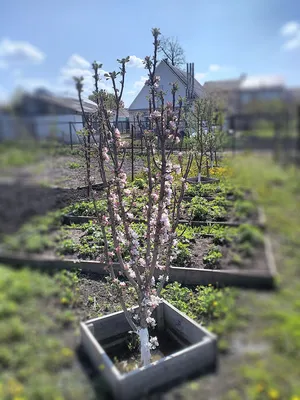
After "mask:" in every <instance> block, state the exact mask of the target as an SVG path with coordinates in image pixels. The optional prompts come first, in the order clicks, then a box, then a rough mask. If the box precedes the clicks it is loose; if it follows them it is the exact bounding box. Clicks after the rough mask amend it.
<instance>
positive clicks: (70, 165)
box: [68, 162, 81, 169]
mask: <svg viewBox="0 0 300 400" xmlns="http://www.w3.org/2000/svg"><path fill="white" fill-rule="evenodd" d="M68 167H69V168H70V169H77V168H80V167H81V165H80V164H78V163H76V162H69V163H68Z"/></svg>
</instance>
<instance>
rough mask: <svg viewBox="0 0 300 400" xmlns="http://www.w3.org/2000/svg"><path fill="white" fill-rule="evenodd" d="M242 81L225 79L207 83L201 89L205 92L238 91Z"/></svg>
mask: <svg viewBox="0 0 300 400" xmlns="http://www.w3.org/2000/svg"><path fill="white" fill-rule="evenodd" d="M241 82H242V79H241V78H239V79H227V80H219V81H207V82H205V83H204V85H203V88H204V90H205V91H207V92H214V91H223V90H238V89H239V87H240V84H241Z"/></svg>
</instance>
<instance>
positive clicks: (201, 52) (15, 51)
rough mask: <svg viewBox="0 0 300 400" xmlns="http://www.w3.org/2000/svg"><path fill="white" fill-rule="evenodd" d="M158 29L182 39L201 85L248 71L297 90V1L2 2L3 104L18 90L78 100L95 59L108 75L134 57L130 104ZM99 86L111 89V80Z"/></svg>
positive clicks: (299, 25) (128, 76) (0, 87)
mask: <svg viewBox="0 0 300 400" xmlns="http://www.w3.org/2000/svg"><path fill="white" fill-rule="evenodd" d="M153 27H157V28H160V31H161V33H162V34H163V35H164V36H167V37H177V39H178V41H179V43H180V44H181V46H182V47H183V49H184V51H185V56H186V61H187V62H194V64H195V75H196V78H197V79H198V80H199V81H200V83H204V82H205V81H209V80H218V79H230V78H236V77H239V76H240V75H241V74H242V73H247V74H248V75H255V76H256V75H279V76H282V77H283V78H284V80H285V83H286V85H288V86H300V2H299V1H297V0H285V1H284V2H283V1H282V0H264V1H262V0H248V1H246V0H209V1H203V0H185V1H179V0H173V1H172V0H151V1H142V0H126V1H125V0H122V1H121V0H115V1H114V2H109V1H103V0H88V1H85V2H83V1H79V0H72V1H71V0H52V1H51V2H49V1H37V0H9V1H7V0H0V102H3V101H8V99H9V98H10V97H11V96H12V95H13V94H14V93H15V92H16V91H18V90H19V89H20V88H23V89H26V90H29V91H32V90H35V89H36V88H40V87H44V88H47V89H48V90H51V91H52V92H54V93H57V94H61V95H69V96H73V95H75V91H74V82H73V76H81V75H82V76H84V77H85V91H84V94H85V95H88V94H89V93H90V92H91V91H92V90H93V88H92V73H91V68H90V64H91V63H92V62H93V61H94V60H96V61H98V62H101V63H102V64H103V66H102V72H103V73H104V72H105V71H113V70H116V69H117V68H118V63H117V61H116V60H117V59H118V58H123V57H126V56H130V62H129V65H128V68H127V74H126V85H125V90H124V98H123V99H124V101H125V106H129V105H130V103H131V102H132V101H133V99H134V98H135V96H136V95H137V93H138V92H139V90H140V89H141V87H142V86H143V83H144V81H145V79H146V75H147V73H146V70H145V69H144V66H143V63H142V60H143V58H144V57H145V56H146V55H151V54H152V36H151V28H153ZM101 85H102V87H103V88H106V89H108V90H110V87H109V83H108V81H106V80H105V79H104V80H102V83H101Z"/></svg>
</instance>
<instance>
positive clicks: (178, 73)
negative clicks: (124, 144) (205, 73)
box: [129, 60, 205, 110]
mask: <svg viewBox="0 0 300 400" xmlns="http://www.w3.org/2000/svg"><path fill="white" fill-rule="evenodd" d="M162 70H167V71H168V72H169V74H168V82H166V83H170V82H172V81H173V82H174V81H177V82H178V83H180V86H181V96H182V97H184V96H185V89H186V87H187V74H186V72H185V71H183V70H181V69H180V68H177V67H174V66H173V65H170V64H169V63H168V62H167V61H166V60H162V61H161V62H160V63H159V64H158V65H157V74H158V75H160V72H161V71H162ZM173 76H174V78H173ZM145 88H146V85H144V86H143V87H142V88H141V90H140V91H139V93H138V94H137V96H136V97H135V99H134V100H133V101H132V103H131V105H130V106H129V110H144V109H146V108H148V106H147V107H146V106H145V104H143V107H141V106H140V103H141V102H142V103H143V102H144V99H146V97H147V96H148V93H147V94H145ZM143 94H145V96H143ZM194 95H195V97H196V98H200V97H203V96H204V95H205V91H204V89H203V86H202V85H200V83H199V82H198V81H197V80H196V79H194ZM137 104H138V105H137Z"/></svg>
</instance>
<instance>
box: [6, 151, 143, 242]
mask: <svg viewBox="0 0 300 400" xmlns="http://www.w3.org/2000/svg"><path fill="white" fill-rule="evenodd" d="M70 163H78V164H79V165H80V166H79V167H78V168H75V169H71V168H70ZM93 165H95V162H94V161H93ZM142 167H143V160H142V159H141V158H138V157H136V160H135V161H134V169H135V173H137V172H138V171H139V170H140V169H141V168H142ZM123 169H124V170H125V171H126V172H127V173H128V174H129V175H130V174H131V160H130V159H129V157H126V158H125V160H124V165H123ZM95 180H96V181H97V183H101V182H98V180H97V179H96V178H95ZM85 185H86V183H85V167H84V165H83V162H82V158H81V157H80V156H79V155H73V156H50V155H47V156H45V158H44V160H43V161H40V162H38V163H36V164H34V165H28V166H26V167H18V168H9V169H5V170H1V171H0V237H1V235H2V234H5V233H6V234H10V233H14V232H16V231H17V230H18V229H19V228H20V226H21V225H23V224H24V223H25V222H26V221H27V220H28V219H30V218H31V217H33V216H34V215H44V214H46V213H47V212H49V211H51V210H56V209H59V208H63V207H65V206H68V205H70V204H72V203H74V202H77V201H80V200H85V199H86V196H87V191H86V188H84V186H85Z"/></svg>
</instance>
